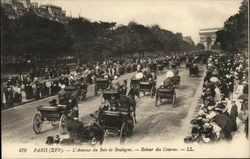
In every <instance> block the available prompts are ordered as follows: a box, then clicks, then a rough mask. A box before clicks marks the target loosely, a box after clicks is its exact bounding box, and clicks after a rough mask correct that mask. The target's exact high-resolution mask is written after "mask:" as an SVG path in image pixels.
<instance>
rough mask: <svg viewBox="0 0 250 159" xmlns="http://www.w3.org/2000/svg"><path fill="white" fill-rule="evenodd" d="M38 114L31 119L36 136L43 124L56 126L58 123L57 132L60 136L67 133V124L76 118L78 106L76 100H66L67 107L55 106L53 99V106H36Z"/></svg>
mask: <svg viewBox="0 0 250 159" xmlns="http://www.w3.org/2000/svg"><path fill="white" fill-rule="evenodd" d="M37 110H38V112H37V113H36V114H35V115H34V117H33V122H32V124H33V130H34V132H35V133H36V134H40V133H41V132H42V125H43V124H46V123H47V124H52V126H54V127H55V126H57V125H58V122H59V131H60V133H61V134H64V133H66V132H67V129H68V122H69V120H71V119H73V118H78V106H77V103H76V100H74V99H73V98H72V99H68V103H67V105H60V104H56V100H55V99H54V103H53V105H49V106H38V107H37Z"/></svg>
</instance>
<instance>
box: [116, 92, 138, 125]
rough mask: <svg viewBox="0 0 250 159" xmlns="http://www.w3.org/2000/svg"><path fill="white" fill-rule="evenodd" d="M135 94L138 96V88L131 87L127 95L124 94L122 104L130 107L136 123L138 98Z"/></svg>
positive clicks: (121, 99)
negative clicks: (136, 98)
mask: <svg viewBox="0 0 250 159" xmlns="http://www.w3.org/2000/svg"><path fill="white" fill-rule="evenodd" d="M135 96H137V97H139V96H138V89H135V88H131V89H130V91H129V93H128V95H127V96H122V97H123V98H120V104H121V105H124V106H126V107H128V109H129V111H131V112H132V113H133V116H134V120H135V123H137V121H136V100H135Z"/></svg>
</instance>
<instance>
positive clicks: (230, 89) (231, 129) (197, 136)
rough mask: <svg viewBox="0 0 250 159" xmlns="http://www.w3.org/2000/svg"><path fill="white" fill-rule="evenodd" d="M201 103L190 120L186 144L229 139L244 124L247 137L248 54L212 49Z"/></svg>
mask: <svg viewBox="0 0 250 159" xmlns="http://www.w3.org/2000/svg"><path fill="white" fill-rule="evenodd" d="M201 98H202V103H201V108H200V111H199V112H198V115H197V117H196V118H195V119H193V120H191V122H190V123H191V124H192V130H191V136H187V137H186V138H185V139H184V141H185V142H186V143H190V142H191V143H192V142H197V143H213V142H217V141H220V140H226V141H228V140H231V139H232V138H233V136H234V134H236V133H237V131H238V130H239V127H238V126H239V124H240V125H244V132H245V135H246V137H247V138H248V57H247V54H244V53H238V54H229V53H225V52H219V51H216V52H213V53H212V54H211V55H210V57H209V58H208V61H207V72H206V76H205V78H204V83H203V92H202V97H201Z"/></svg>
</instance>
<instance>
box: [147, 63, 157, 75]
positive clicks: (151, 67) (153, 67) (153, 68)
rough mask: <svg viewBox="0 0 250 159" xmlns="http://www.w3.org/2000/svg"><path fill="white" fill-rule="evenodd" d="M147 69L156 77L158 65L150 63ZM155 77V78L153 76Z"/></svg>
mask: <svg viewBox="0 0 250 159" xmlns="http://www.w3.org/2000/svg"><path fill="white" fill-rule="evenodd" d="M148 68H149V71H150V72H151V73H152V74H154V76H155V77H157V74H158V65H157V64H156V63H152V64H149V65H148ZM155 79H156V78H155Z"/></svg>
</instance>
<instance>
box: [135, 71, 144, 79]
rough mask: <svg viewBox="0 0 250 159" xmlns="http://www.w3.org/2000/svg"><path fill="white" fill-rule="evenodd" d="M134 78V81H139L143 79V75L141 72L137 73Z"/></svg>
mask: <svg viewBox="0 0 250 159" xmlns="http://www.w3.org/2000/svg"><path fill="white" fill-rule="evenodd" d="M135 78H136V79H141V78H143V73H142V72H138V73H137V74H136V75H135Z"/></svg>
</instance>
